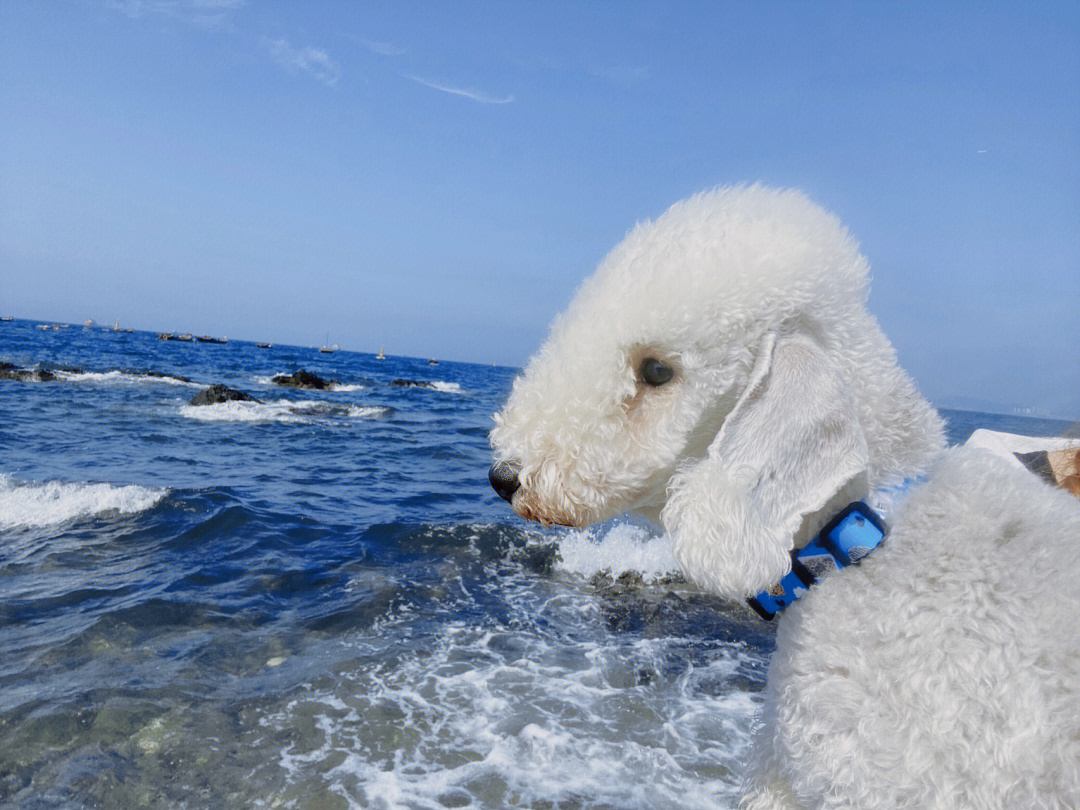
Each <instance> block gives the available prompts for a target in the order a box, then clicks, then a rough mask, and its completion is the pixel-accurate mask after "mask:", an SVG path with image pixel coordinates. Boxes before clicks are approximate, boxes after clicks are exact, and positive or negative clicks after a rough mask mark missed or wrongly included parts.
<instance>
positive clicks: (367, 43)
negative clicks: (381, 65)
mask: <svg viewBox="0 0 1080 810" xmlns="http://www.w3.org/2000/svg"><path fill="white" fill-rule="evenodd" d="M341 36H343V37H345V38H346V39H351V40H352V41H353V42H356V43H358V44H360V45H362V46H363V47H364V48H366V49H367V50H369V51H371V52H372V53H377V54H378V55H379V56H403V55H404V54H405V49H404V48H402V47H400V46H398V45H395V44H394V43H393V42H378V41H376V40H374V39H364V37H358V36H356V34H346V33H342V34H341Z"/></svg>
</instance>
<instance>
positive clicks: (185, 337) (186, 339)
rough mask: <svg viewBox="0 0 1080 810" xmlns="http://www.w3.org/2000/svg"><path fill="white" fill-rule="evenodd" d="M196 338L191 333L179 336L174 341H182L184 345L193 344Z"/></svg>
mask: <svg viewBox="0 0 1080 810" xmlns="http://www.w3.org/2000/svg"><path fill="white" fill-rule="evenodd" d="M194 339H195V338H193V337H192V336H191V332H185V333H184V334H182V335H177V336H176V337H175V338H173V340H182V341H183V342H184V343H191V341H193V340H194Z"/></svg>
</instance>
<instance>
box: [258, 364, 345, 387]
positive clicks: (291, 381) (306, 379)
mask: <svg viewBox="0 0 1080 810" xmlns="http://www.w3.org/2000/svg"><path fill="white" fill-rule="evenodd" d="M270 382H272V383H273V384H274V385H284V386H288V387H289V388H310V389H312V390H314V391H325V390H326V389H327V388H330V387H331V386H333V385H337V380H324V379H323V378H322V377H319V376H317V375H315V374H312V373H311V372H310V371H304V369H300V370H299V371H294V372H293V373H292V374H278V375H276V376H275V377H272V378H271V379H270Z"/></svg>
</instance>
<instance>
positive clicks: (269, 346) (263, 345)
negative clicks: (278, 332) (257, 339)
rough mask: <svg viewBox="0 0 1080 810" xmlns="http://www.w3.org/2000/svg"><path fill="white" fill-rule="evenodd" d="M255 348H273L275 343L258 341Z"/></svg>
mask: <svg viewBox="0 0 1080 810" xmlns="http://www.w3.org/2000/svg"><path fill="white" fill-rule="evenodd" d="M255 348H256V349H272V348H274V344H273V343H256V344H255Z"/></svg>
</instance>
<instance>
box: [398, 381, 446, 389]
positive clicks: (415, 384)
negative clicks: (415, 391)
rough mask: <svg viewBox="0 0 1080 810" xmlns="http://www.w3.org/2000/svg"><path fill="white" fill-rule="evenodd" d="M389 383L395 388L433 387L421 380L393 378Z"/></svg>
mask: <svg viewBox="0 0 1080 810" xmlns="http://www.w3.org/2000/svg"><path fill="white" fill-rule="evenodd" d="M390 385H392V386H394V387H395V388H434V387H435V386H434V385H432V384H431V383H429V382H424V381H423V380H393V381H392V382H391V383H390Z"/></svg>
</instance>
